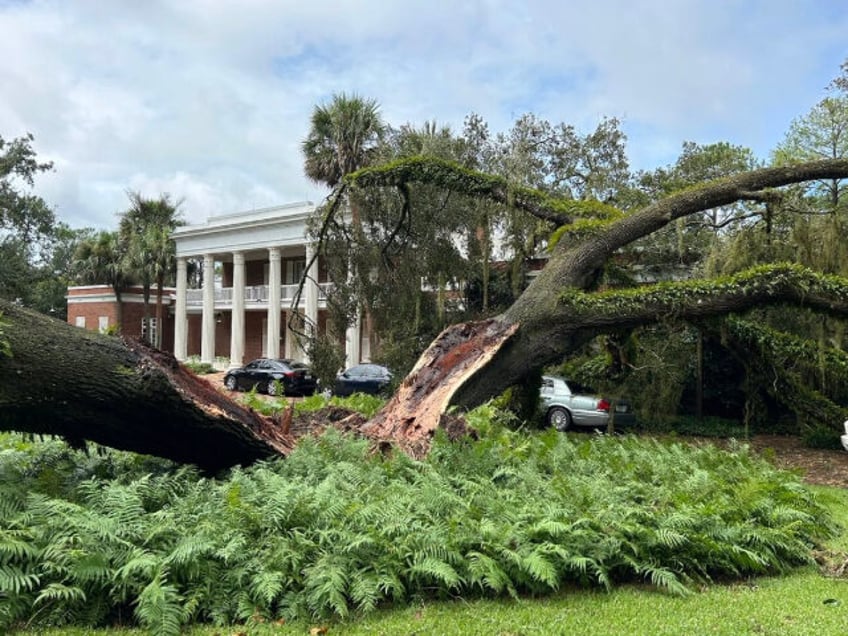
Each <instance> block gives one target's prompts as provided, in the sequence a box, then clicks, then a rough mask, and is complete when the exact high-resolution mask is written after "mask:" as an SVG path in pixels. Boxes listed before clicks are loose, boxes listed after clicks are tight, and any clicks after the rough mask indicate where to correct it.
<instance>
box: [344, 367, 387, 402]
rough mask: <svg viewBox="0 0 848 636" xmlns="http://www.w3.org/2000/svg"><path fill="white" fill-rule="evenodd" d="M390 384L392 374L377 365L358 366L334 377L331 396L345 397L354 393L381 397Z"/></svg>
mask: <svg viewBox="0 0 848 636" xmlns="http://www.w3.org/2000/svg"><path fill="white" fill-rule="evenodd" d="M391 383H392V372H391V371H389V370H388V369H387V368H386V367H384V366H381V365H379V364H358V365H356V366H355V367H351V368H350V369H347V370H346V371H342V372H341V373H339V375H338V376H336V384H335V386H334V387H333V395H338V396H340V397H345V396H347V395H352V394H354V393H369V394H371V395H382V394H385V393H387V392H388V390H389V387H390V386H391Z"/></svg>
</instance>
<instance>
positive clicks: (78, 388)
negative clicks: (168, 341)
mask: <svg viewBox="0 0 848 636" xmlns="http://www.w3.org/2000/svg"><path fill="white" fill-rule="evenodd" d="M0 312H2V317H0V321H2V322H3V326H2V333H3V338H5V339H6V340H7V341H8V343H9V345H10V348H11V351H12V356H11V357H8V356H2V355H0V430H16V431H22V432H29V433H43V434H51V435H61V436H63V437H65V438H66V439H68V440H69V441H71V442H78V441H82V440H90V441H93V442H97V443H99V444H103V445H106V446H111V447H113V448H118V449H124V450H130V451H135V452H139V453H146V454H151V455H157V456H159V457H166V458H169V459H173V460H175V461H178V462H185V463H193V464H197V465H198V466H200V467H201V468H203V469H206V470H210V471H214V470H217V469H220V468H224V467H228V466H233V465H235V464H249V463H252V462H254V461H256V460H259V459H263V458H267V457H272V456H276V455H281V454H282V455H285V454H287V453H288V452H289V451H290V450H291V449H292V448H293V446H294V440H293V438H292V437H291V436H289V435H284V434H283V433H282V431H281V430H280V428H279V426H278V425H277V424H276V423H275V422H274V421H273V420H271V419H269V418H266V417H263V416H261V415H259V414H257V413H256V412H254V411H251V410H249V409H246V408H244V407H242V406H241V405H239V404H236V403H235V402H233V401H232V400H230V399H228V398H227V397H226V396H225V395H223V394H222V393H221V392H219V391H217V390H215V389H214V388H213V387H212V386H211V385H210V384H209V383H208V382H206V381H205V380H203V379H201V378H199V377H198V376H196V375H194V374H193V373H191V372H190V371H188V370H187V369H186V368H185V367H183V366H181V365H179V364H178V363H177V361H176V360H175V359H174V358H173V357H172V356H170V355H168V354H164V353H162V352H159V351H156V350H154V349H151V348H148V347H147V346H145V345H143V344H142V343H140V342H137V341H128V340H122V339H120V338H117V337H113V336H105V335H101V334H98V333H95V332H92V331H86V330H84V329H79V328H77V327H72V326H70V325H68V324H66V323H63V322H59V321H56V320H53V319H51V318H49V317H47V316H43V315H41V314H37V313H35V312H32V311H29V310H26V309H22V308H20V307H16V306H15V305H12V304H9V303H6V302H5V301H0Z"/></svg>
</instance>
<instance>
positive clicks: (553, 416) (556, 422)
mask: <svg viewBox="0 0 848 636" xmlns="http://www.w3.org/2000/svg"><path fill="white" fill-rule="evenodd" d="M548 426H553V427H554V428H555V429H556V430H558V431H560V432H562V431H567V430H568V429H569V428H570V427H571V413H569V412H568V411H566V410H565V409H564V408H562V407H561V406H555V407H554V408H552V409H551V410H550V411H548Z"/></svg>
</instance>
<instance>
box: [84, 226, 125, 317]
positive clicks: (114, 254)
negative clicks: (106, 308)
mask: <svg viewBox="0 0 848 636" xmlns="http://www.w3.org/2000/svg"><path fill="white" fill-rule="evenodd" d="M73 268H74V272H75V275H76V277H77V278H78V280H79V282H81V283H83V284H97V283H104V282H105V283H107V284H108V285H109V286H111V287H112V290H113V291H114V293H115V300H116V303H117V306H116V308H115V319H116V321H117V329H118V330H119V331H120V329H121V326H122V324H123V305H122V304H121V294H122V292H123V290H124V288H125V287H126V286H127V285H129V284H130V283H131V282H132V278H131V276H130V273H129V271H128V269H127V266H126V254H125V253H124V249H123V246H122V244H121V241H120V240H119V239H118V234H117V232H108V231H102V232H100V233H99V234H97V235H96V236H93V237H91V238H89V239H86V240H84V241H83V242H82V243H80V245H79V246H78V247H77V249H76V253H75V254H74V266H73Z"/></svg>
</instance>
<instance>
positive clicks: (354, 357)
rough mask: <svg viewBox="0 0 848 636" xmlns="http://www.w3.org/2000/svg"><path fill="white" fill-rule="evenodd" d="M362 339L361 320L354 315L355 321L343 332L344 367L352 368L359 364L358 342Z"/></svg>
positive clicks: (357, 315)
mask: <svg viewBox="0 0 848 636" xmlns="http://www.w3.org/2000/svg"><path fill="white" fill-rule="evenodd" d="M361 338H362V318H360V316H359V313H357V314H356V320H354V321H353V324H352V325H351V326H350V327H348V328H347V331H346V332H345V366H347V367H352V366H354V365H357V364H359V360H360V350H359V347H360V341H361Z"/></svg>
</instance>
